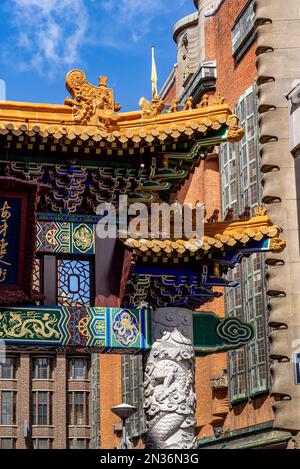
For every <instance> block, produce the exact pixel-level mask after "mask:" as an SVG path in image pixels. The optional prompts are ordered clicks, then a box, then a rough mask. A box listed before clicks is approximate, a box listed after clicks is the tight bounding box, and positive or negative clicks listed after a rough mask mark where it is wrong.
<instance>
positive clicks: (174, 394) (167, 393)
mask: <svg viewBox="0 0 300 469" xmlns="http://www.w3.org/2000/svg"><path fill="white" fill-rule="evenodd" d="M154 316H155V317H154V337H155V338H156V341H155V342H154V344H153V348H152V350H151V352H150V355H149V359H148V362H147V367H146V370H145V381H144V388H145V400H144V409H145V413H146V418H147V422H148V435H147V447H148V448H149V449H151V448H152V449H158V448H163V449H167V448H169V449H180V448H181V449H191V448H193V447H194V438H195V435H194V433H195V431H194V427H195V406H196V396H195V392H194V364H195V363H194V359H195V356H194V350H193V346H192V341H191V339H190V338H189V337H187V336H189V335H190V331H191V321H192V312H191V311H189V310H183V309H179V308H178V309H177V311H176V308H165V309H160V310H158V311H157V312H156V313H154ZM168 318H169V319H168ZM164 324H165V325H164ZM174 325H175V327H174ZM170 329H171V330H170ZM180 329H181V330H180ZM183 332H184V333H185V335H184V334H183ZM157 334H158V335H159V336H160V337H161V338H157Z"/></svg>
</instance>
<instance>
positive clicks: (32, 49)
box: [11, 0, 89, 75]
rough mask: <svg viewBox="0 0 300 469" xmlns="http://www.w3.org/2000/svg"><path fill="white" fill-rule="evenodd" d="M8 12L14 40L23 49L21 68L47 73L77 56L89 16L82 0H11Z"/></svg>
mask: <svg viewBox="0 0 300 469" xmlns="http://www.w3.org/2000/svg"><path fill="white" fill-rule="evenodd" d="M11 14H12V18H13V19H12V23H13V26H14V27H15V29H16V32H17V44H18V46H19V47H20V48H23V51H24V52H26V62H23V63H21V64H20V66H21V68H23V69H32V68H35V69H37V70H38V71H39V72H41V73H46V74H47V75H49V74H50V75H51V74H53V73H55V69H56V68H57V67H58V66H72V65H73V64H74V63H75V62H76V61H78V60H79V52H80V48H81V46H82V45H83V44H84V42H85V40H86V35H87V31H88V20H89V17H88V10H87V8H86V5H85V2H84V0H13V1H12V3H11ZM23 55H25V54H23Z"/></svg>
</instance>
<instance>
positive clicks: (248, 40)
mask: <svg viewBox="0 0 300 469" xmlns="http://www.w3.org/2000/svg"><path fill="white" fill-rule="evenodd" d="M255 20H256V16H255V11H254V0H250V1H249V2H248V3H247V5H246V7H245V8H244V10H243V11H242V12H241V14H240V15H239V16H238V18H237V20H236V22H235V24H234V26H233V28H232V31H231V34H232V55H233V56H234V57H235V59H236V60H237V61H239V60H240V59H241V58H242V57H243V55H244V54H245V52H246V51H247V50H248V48H249V47H250V45H251V44H252V42H253V41H254V38H255Z"/></svg>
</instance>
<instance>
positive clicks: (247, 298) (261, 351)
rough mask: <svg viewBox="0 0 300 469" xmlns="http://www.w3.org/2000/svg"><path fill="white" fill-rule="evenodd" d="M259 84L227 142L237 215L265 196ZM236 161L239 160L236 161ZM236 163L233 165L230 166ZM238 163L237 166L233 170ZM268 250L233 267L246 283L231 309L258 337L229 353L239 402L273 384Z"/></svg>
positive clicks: (230, 299) (244, 100) (225, 162)
mask: <svg viewBox="0 0 300 469" xmlns="http://www.w3.org/2000/svg"><path fill="white" fill-rule="evenodd" d="M256 108H257V101H256V93H255V87H254V86H253V87H251V88H249V89H248V90H247V91H246V92H245V94H244V95H243V96H242V97H241V98H240V100H239V102H238V104H237V108H236V113H237V114H238V115H239V117H240V125H241V127H243V128H244V129H245V135H244V137H243V139H242V141H241V142H239V143H237V144H235V145H234V146H231V145H228V144H225V145H222V146H221V155H220V156H221V158H220V162H221V165H220V168H221V180H222V210H223V216H225V214H226V213H227V210H228V209H229V208H233V209H234V218H236V217H237V216H238V215H239V214H240V213H242V212H243V211H244V209H245V208H246V207H247V206H249V207H250V209H251V210H252V212H253V210H254V208H255V207H256V206H257V204H258V203H259V201H260V199H261V192H262V189H261V185H260V178H261V174H260V158H259V149H258V143H257V142H258V120H257V112H256ZM232 161H234V162H235V164H232ZM230 163H231V166H230ZM232 168H234V170H233V173H232ZM264 277H265V264H264V255H263V254H255V255H252V256H251V257H250V258H249V259H243V261H242V263H241V265H240V266H237V267H236V268H235V269H234V270H233V271H231V272H229V274H228V278H229V279H231V280H236V281H238V282H240V284H241V286H240V287H238V288H232V289H231V288H229V289H227V290H226V292H225V300H226V310H227V314H228V315H231V316H237V317H239V318H240V319H242V320H243V321H246V322H250V323H251V324H252V325H253V327H254V329H255V340H254V341H253V342H252V343H251V344H249V345H247V346H245V347H243V348H242V349H240V350H239V351H234V352H230V353H229V375H230V395H231V400H232V401H233V402H234V401H236V400H239V399H241V398H247V397H249V396H251V395H254V394H256V393H257V392H264V391H266V390H267V389H268V387H269V367H268V349H267V344H268V332H269V329H268V326H267V319H266V318H267V311H266V295H265V293H264V292H265V288H264Z"/></svg>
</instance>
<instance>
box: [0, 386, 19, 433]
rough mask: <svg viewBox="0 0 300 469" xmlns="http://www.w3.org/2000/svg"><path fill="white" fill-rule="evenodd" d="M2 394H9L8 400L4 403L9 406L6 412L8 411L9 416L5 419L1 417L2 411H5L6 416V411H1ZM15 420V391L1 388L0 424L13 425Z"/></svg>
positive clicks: (1, 403)
mask: <svg viewBox="0 0 300 469" xmlns="http://www.w3.org/2000/svg"><path fill="white" fill-rule="evenodd" d="M4 394H10V399H9V402H6V403H5V404H6V405H7V404H9V406H10V409H9V412H7V414H8V413H9V414H10V416H9V417H10V418H9V419H8V420H7V421H4V419H3V415H4V413H5V416H6V417H7V415H6V411H5V412H3V410H4V407H3V396H4ZM16 421H17V391H15V390H10V389H2V390H1V391H0V425H3V426H14V425H16Z"/></svg>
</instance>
